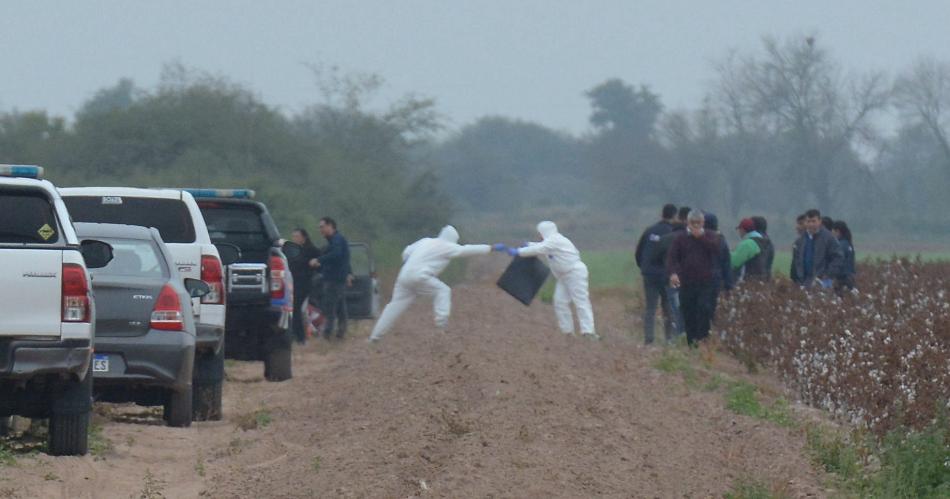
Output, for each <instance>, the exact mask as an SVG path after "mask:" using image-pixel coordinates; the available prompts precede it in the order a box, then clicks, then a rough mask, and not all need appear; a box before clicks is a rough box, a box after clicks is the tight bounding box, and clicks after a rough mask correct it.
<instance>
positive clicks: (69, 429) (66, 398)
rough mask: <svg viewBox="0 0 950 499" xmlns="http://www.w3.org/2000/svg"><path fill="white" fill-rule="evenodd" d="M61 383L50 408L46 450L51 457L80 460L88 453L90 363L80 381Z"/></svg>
mask: <svg viewBox="0 0 950 499" xmlns="http://www.w3.org/2000/svg"><path fill="white" fill-rule="evenodd" d="M63 383H64V384H63V385H62V386H61V387H58V389H57V390H56V392H55V398H54V399H53V405H52V407H51V408H50V417H49V433H48V435H47V449H48V451H49V454H51V455H53V456H82V455H85V454H86V453H87V452H89V419H90V415H91V413H92V363H91V362H90V365H89V370H88V371H86V376H85V378H83V380H82V381H72V380H71V381H64V382H63Z"/></svg>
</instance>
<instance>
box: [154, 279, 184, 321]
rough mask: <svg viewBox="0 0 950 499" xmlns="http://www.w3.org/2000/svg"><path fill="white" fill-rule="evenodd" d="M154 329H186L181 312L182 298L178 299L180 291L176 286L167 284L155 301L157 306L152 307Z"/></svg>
mask: <svg viewBox="0 0 950 499" xmlns="http://www.w3.org/2000/svg"><path fill="white" fill-rule="evenodd" d="M151 327H152V329H161V330H164V331H181V330H183V329H185V324H184V321H183V319H182V313H181V300H179V299H178V293H176V292H175V288H173V287H171V285H169V284H166V285H165V287H164V288H162V292H161V293H159V294H158V300H157V301H156V302H155V308H153V309H152V322H151Z"/></svg>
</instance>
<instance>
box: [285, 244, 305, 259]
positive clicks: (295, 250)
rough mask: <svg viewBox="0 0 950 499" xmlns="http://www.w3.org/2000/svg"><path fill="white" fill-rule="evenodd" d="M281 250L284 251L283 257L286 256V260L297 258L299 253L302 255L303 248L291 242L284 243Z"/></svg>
mask: <svg viewBox="0 0 950 499" xmlns="http://www.w3.org/2000/svg"><path fill="white" fill-rule="evenodd" d="M282 249H283V251H284V256H286V257H287V258H288V259H294V258H297V257H299V256H300V254H301V253H303V248H302V247H300V245H299V244H297V243H295V242H292V241H287V242H285V243H284V246H283V247H282Z"/></svg>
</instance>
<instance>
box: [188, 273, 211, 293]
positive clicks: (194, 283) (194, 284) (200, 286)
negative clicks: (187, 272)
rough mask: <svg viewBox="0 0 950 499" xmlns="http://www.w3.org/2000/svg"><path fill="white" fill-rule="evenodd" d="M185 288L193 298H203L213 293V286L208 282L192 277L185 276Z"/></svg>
mask: <svg viewBox="0 0 950 499" xmlns="http://www.w3.org/2000/svg"><path fill="white" fill-rule="evenodd" d="M185 289H187V290H188V295H189V296H191V297H192V298H201V297H202V296H204V295H207V294H209V293H211V286H208V283H206V282H204V281H202V280H200V279H192V278H190V277H188V278H185Z"/></svg>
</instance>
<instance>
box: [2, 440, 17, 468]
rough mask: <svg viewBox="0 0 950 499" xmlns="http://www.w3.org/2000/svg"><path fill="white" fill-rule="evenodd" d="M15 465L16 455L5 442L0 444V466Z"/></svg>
mask: <svg viewBox="0 0 950 499" xmlns="http://www.w3.org/2000/svg"><path fill="white" fill-rule="evenodd" d="M15 464H16V454H14V453H13V450H12V449H10V447H9V446H8V445H7V443H6V442H0V466H13V465H15Z"/></svg>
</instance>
